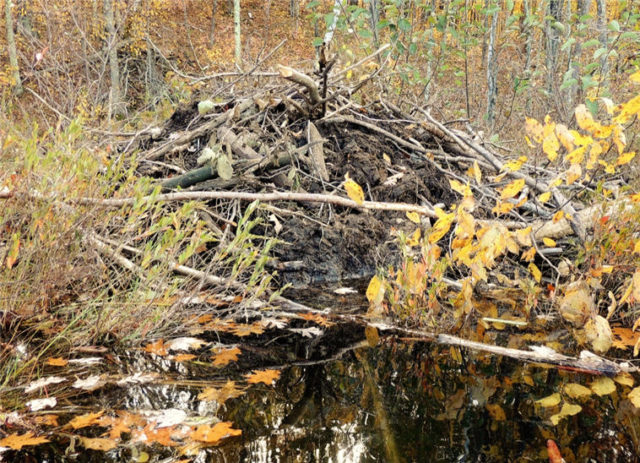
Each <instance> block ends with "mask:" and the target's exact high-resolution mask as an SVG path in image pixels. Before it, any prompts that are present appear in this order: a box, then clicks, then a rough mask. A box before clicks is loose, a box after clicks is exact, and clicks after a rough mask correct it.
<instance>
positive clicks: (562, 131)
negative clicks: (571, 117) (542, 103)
mask: <svg viewBox="0 0 640 463" xmlns="http://www.w3.org/2000/svg"><path fill="white" fill-rule="evenodd" d="M556 135H557V136H558V140H560V143H562V146H564V149H566V150H567V152H570V151H573V148H574V144H573V135H572V134H571V132H569V130H568V129H567V126H566V125H564V124H557V125H556Z"/></svg>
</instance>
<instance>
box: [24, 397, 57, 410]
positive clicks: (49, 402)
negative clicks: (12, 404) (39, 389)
mask: <svg viewBox="0 0 640 463" xmlns="http://www.w3.org/2000/svg"><path fill="white" fill-rule="evenodd" d="M57 404H58V401H57V400H56V398H55V397H47V398H46V399H34V400H30V401H29V402H27V403H26V404H25V405H26V406H27V408H28V409H29V410H31V411H32V412H37V411H39V410H44V409H45V408H53V407H55V406H56V405H57Z"/></svg>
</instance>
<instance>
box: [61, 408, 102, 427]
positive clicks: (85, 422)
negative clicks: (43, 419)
mask: <svg viewBox="0 0 640 463" xmlns="http://www.w3.org/2000/svg"><path fill="white" fill-rule="evenodd" d="M103 414H104V410H101V411H99V412H96V413H85V414H84V415H80V416H76V417H75V418H74V419H72V420H71V421H69V422H68V423H67V424H66V425H65V428H73V429H82V428H86V427H88V426H95V425H98V424H100V417H101V416H102V415H103Z"/></svg>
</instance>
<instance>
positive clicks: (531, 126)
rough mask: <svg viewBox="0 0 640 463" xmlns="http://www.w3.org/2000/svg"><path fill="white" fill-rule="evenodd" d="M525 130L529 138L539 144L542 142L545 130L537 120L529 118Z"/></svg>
mask: <svg viewBox="0 0 640 463" xmlns="http://www.w3.org/2000/svg"><path fill="white" fill-rule="evenodd" d="M525 129H526V131H527V133H528V134H529V136H530V137H531V138H533V140H534V141H535V142H537V143H541V142H542V138H543V134H544V130H543V128H542V124H540V122H538V121H537V120H535V119H532V118H530V117H527V119H526V122H525Z"/></svg>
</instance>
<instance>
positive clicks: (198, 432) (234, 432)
mask: <svg viewBox="0 0 640 463" xmlns="http://www.w3.org/2000/svg"><path fill="white" fill-rule="evenodd" d="M232 425H233V423H231V422H230V421H223V422H221V423H216V424H215V425H214V426H213V427H212V426H209V425H208V424H202V425H200V426H198V427H197V428H196V429H195V431H193V432H192V433H191V435H190V437H191V439H193V440H196V441H199V442H205V443H207V444H213V445H216V444H218V443H219V442H220V441H222V440H223V439H226V438H227V437H233V436H239V435H241V434H242V431H241V430H240V429H233V428H232V427H231V426H232Z"/></svg>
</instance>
